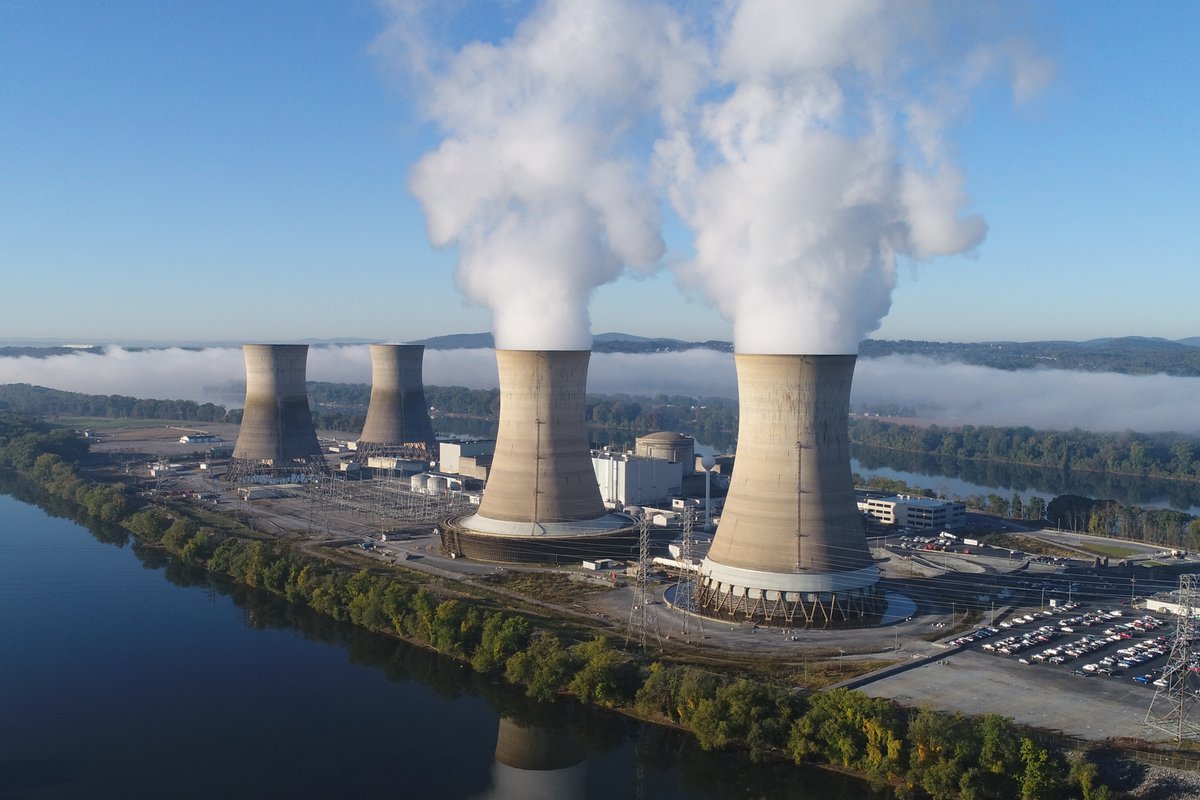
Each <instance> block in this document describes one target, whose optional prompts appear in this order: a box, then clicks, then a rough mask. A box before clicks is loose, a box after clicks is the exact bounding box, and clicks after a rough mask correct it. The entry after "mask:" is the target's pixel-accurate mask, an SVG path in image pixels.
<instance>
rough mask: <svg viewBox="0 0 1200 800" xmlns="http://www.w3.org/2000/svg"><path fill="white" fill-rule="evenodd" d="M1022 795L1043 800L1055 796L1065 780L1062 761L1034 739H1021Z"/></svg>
mask: <svg viewBox="0 0 1200 800" xmlns="http://www.w3.org/2000/svg"><path fill="white" fill-rule="evenodd" d="M1021 762H1022V764H1023V765H1024V770H1023V772H1022V773H1021V797H1022V798H1024V800H1043V798H1050V797H1053V796H1054V794H1055V793H1056V792H1057V790H1058V788H1059V786H1060V785H1061V784H1062V781H1063V769H1062V762H1061V760H1060V759H1059V758H1057V757H1055V755H1054V754H1052V753H1051V752H1050V751H1049V750H1048V749H1047V748H1045V747H1042V746H1041V745H1039V744H1037V743H1036V742H1034V741H1033V740H1032V739H1022V740H1021Z"/></svg>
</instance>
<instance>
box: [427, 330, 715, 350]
mask: <svg viewBox="0 0 1200 800" xmlns="http://www.w3.org/2000/svg"><path fill="white" fill-rule="evenodd" d="M413 344H423V345H425V346H426V347H427V348H429V349H430V350H459V349H474V348H480V347H492V346H494V343H493V339H492V335H491V334H490V333H452V334H449V335H447V336H431V337H429V338H428V339H419V340H416V341H414V342H413ZM697 348H704V349H708V350H720V351H723V352H730V353H731V352H733V344H732V343H730V342H721V341H708V342H685V341H681V340H679V339H665V338H663V339H657V338H650V337H647V336H635V335H634V334H632V333H601V334H597V335H596V336H593V337H592V350H594V351H595V352H597V353H667V352H675V351H679V350H695V349H697Z"/></svg>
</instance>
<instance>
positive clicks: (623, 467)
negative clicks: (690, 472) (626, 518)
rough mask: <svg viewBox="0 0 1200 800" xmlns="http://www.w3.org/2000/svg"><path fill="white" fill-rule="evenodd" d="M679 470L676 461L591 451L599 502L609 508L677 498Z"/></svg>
mask: <svg viewBox="0 0 1200 800" xmlns="http://www.w3.org/2000/svg"><path fill="white" fill-rule="evenodd" d="M689 466H690V464H689ZM683 468H684V464H683V463H681V462H679V461H667V460H665V459H662V458H647V457H644V456H637V455H633V454H631V453H614V452H610V451H607V450H595V451H592V469H594V470H595V472H596V482H597V484H598V485H599V486H600V499H601V500H603V501H604V505H606V506H607V507H609V508H625V507H626V506H640V505H646V504H647V503H655V502H658V501H662V500H667V499H669V498H671V497H674V496H675V495H678V494H679V493H680V492H681V491H682V487H683Z"/></svg>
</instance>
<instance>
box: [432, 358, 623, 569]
mask: <svg viewBox="0 0 1200 800" xmlns="http://www.w3.org/2000/svg"><path fill="white" fill-rule="evenodd" d="M590 357H591V353H590V352H589V351H587V350H550V351H544V350H497V351H496V363H497V366H498V368H499V375H500V425H499V429H498V431H497V433H496V452H495V455H494V456H493V458H492V466H491V471H490V472H489V473H488V479H487V485H486V486H485V487H484V491H483V501H482V502H481V503H480V506H479V513H477V514H473V515H469V516H465V517H457V518H452V519H451V520H448V521H447V522H446V523H445V524H444V525H443V528H442V545H443V549H445V550H446V551H447V552H449V553H451V554H452V555H455V556H460V555H461V556H467V557H468V558H479V559H483V560H486V561H510V562H511V561H539V562H551V563H558V562H562V561H580V560H582V559H586V558H597V557H606V556H607V557H624V556H627V555H629V554H630V553H631V552H636V551H637V537H636V532H635V530H634V522H633V520H632V519H631V518H629V517H627V516H625V515H624V514H612V513H607V512H606V510H605V508H604V503H603V501H602V500H601V498H600V487H599V485H598V484H597V483H596V473H595V471H594V470H593V469H592V460H591V451H590V450H589V448H588V440H587V429H586V427H585V423H584V412H585V410H586V408H587V397H586V394H585V391H586V389H587V366H588V360H589V358H590Z"/></svg>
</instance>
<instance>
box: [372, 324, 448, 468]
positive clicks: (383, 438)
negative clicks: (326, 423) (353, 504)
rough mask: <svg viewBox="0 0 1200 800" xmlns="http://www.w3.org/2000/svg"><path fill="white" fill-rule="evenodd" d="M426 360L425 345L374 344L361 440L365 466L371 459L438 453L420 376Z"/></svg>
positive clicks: (427, 457) (418, 456) (424, 455)
mask: <svg viewBox="0 0 1200 800" xmlns="http://www.w3.org/2000/svg"><path fill="white" fill-rule="evenodd" d="M424 357H425V346H424V345H419V344H373V345H371V404H370V406H368V407H367V421H366V423H365V424H364V425H363V431H362V436H360V437H359V439H358V456H359V460H360V461H362V462H363V463H366V460H367V459H368V458H370V457H371V456H403V457H406V458H417V459H425V460H428V459H431V458H433V457H434V456H435V454H436V453H437V440H436V438H435V437H434V434H433V423H431V422H430V421H429V406H428V405H426V403H425V384H424V381H423V380H422V377H421V362H422V360H423V359H424Z"/></svg>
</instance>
